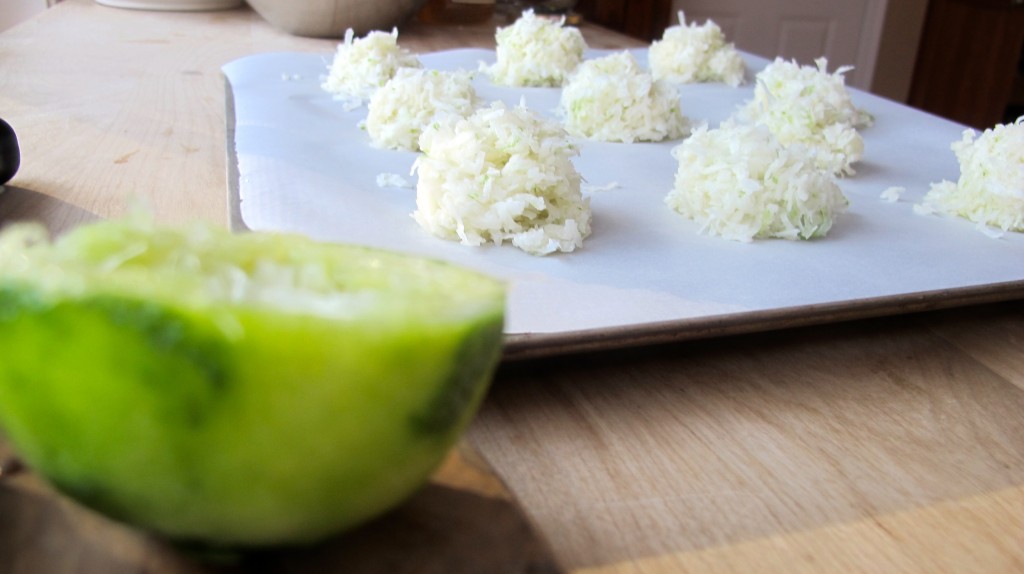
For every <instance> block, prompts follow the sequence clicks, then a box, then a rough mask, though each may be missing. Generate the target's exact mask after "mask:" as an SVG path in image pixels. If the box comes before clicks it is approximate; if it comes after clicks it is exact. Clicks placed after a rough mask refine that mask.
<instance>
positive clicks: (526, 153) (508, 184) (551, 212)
mask: <svg viewBox="0 0 1024 574" xmlns="http://www.w3.org/2000/svg"><path fill="white" fill-rule="evenodd" d="M420 147H421V148H422V150H423V154H422V155H420V157H419V158H418V159H417V160H416V162H415V163H414V164H413V170H414V172H416V173H418V174H419V182H418V184H417V187H416V206H417V209H416V212H415V213H413V217H414V218H415V219H416V221H417V222H418V223H419V224H420V226H421V227H423V228H424V229H425V230H427V231H428V232H430V233H431V234H433V235H436V236H438V237H442V238H445V239H452V240H458V241H460V242H462V243H463V244H464V245H474V246H475V245H481V244H483V243H485V242H487V241H491V242H493V243H495V244H496V245H501V244H502V243H503V242H504V241H506V240H509V241H511V243H512V244H513V245H514V246H516V247H518V248H520V249H522V250H523V251H526V252H527V253H530V254H533V255H547V254H550V253H554V252H555V251H562V252H569V251H573V250H575V249H577V248H580V247H582V246H583V239H584V238H585V237H587V236H588V235H589V234H590V220H591V214H590V201H589V200H588V199H585V198H584V197H583V194H582V193H581V192H580V176H579V174H578V173H577V172H576V168H575V167H574V166H573V164H572V162H571V158H572V157H574V156H576V155H578V154H579V150H578V148H577V147H576V146H575V145H573V144H572V143H571V142H570V141H569V140H568V138H567V136H566V134H565V131H564V130H562V128H561V127H560V126H559V125H558V124H557V123H555V122H552V121H550V120H546V119H544V118H541V117H540V116H538V115H536V114H535V113H533V112H531V111H529V110H528V109H527V108H526V107H525V106H524V105H522V104H520V105H519V106H517V107H514V108H508V107H506V106H505V104H503V103H501V102H495V103H493V104H492V105H491V106H490V107H487V108H483V109H481V110H479V111H477V112H476V113H475V114H474V115H472V116H470V117H469V118H465V119H461V120H457V121H448V122H443V123H440V124H439V125H437V126H431V127H430V128H429V129H427V130H426V131H424V132H423V135H422V136H420Z"/></svg>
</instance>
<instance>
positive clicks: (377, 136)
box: [364, 68, 479, 151]
mask: <svg viewBox="0 0 1024 574" xmlns="http://www.w3.org/2000/svg"><path fill="white" fill-rule="evenodd" d="M478 102H479V98H477V95H476V89H475V88H473V76H472V74H470V73H469V72H468V71H465V70H460V71H457V72H442V71H438V70H424V69H421V68H399V69H398V70H397V72H396V73H395V77H393V78H391V79H390V80H388V82H387V83H386V84H384V87H382V88H381V89H379V90H377V91H376V92H375V93H374V94H373V96H372V97H371V98H370V103H369V104H368V106H367V108H368V114H367V116H366V123H365V124H364V127H365V128H366V133H367V134H369V136H370V141H371V142H372V143H373V145H375V146H377V147H381V148H388V149H405V150H411V151H419V149H420V146H419V137H420V134H421V133H423V128H424V127H426V126H428V125H430V124H432V123H434V122H438V121H443V120H444V119H445V118H447V117H448V116H455V117H460V118H462V117H466V116H468V115H470V114H472V113H473V111H474V109H476V107H477V105H478Z"/></svg>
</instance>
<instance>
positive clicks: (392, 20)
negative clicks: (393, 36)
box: [248, 0, 426, 38]
mask: <svg viewBox="0 0 1024 574" xmlns="http://www.w3.org/2000/svg"><path fill="white" fill-rule="evenodd" d="M425 1H426V0H305V1H302V2H299V1H296V0H248V2H249V5H250V6H252V8H253V10H256V12H257V13H258V14H259V15H260V16H262V17H263V18H264V19H265V20H266V21H267V22H270V23H271V24H273V25H274V26H276V27H277V28H280V29H282V30H284V31H285V32H288V33H290V34H296V35H298V36H311V37H315V38H341V37H342V36H344V35H345V30H346V29H348V28H352V30H353V31H354V32H355V33H356V34H359V35H363V34H366V33H367V32H369V31H371V30H390V29H391V28H392V27H394V26H398V25H399V24H401V23H402V22H404V21H406V20H407V19H409V18H410V17H412V16H413V15H414V14H416V12H417V11H418V10H419V9H420V7H421V6H423V4H424V3H425Z"/></svg>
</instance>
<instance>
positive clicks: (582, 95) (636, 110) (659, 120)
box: [560, 52, 689, 143]
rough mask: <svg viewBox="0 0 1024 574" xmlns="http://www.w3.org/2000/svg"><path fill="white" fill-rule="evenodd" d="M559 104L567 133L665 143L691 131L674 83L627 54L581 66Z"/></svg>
mask: <svg viewBox="0 0 1024 574" xmlns="http://www.w3.org/2000/svg"><path fill="white" fill-rule="evenodd" d="M560 106H561V113H562V116H563V117H564V120H565V128H566V130H568V131H569V133H571V134H573V135H578V136H582V137H587V138H590V139H595V140H600V141H609V142H625V143H633V142H635V141H662V140H666V139H676V138H679V137H682V136H683V135H685V134H686V133H687V132H688V131H689V122H688V121H687V120H686V117H685V116H683V113H682V110H681V108H680V103H679V93H678V91H677V90H676V88H675V86H673V85H672V84H670V83H668V82H666V81H664V80H655V79H654V78H653V77H652V76H651V75H650V74H649V73H647V72H645V71H644V70H643V69H642V68H641V67H640V65H639V64H638V63H637V61H636V58H634V57H633V55H632V54H631V53H629V52H617V53H615V54H611V55H609V56H605V57H603V58H597V59H595V60H588V61H586V62H584V63H583V64H582V65H580V67H579V68H578V69H577V70H576V72H575V73H574V74H573V75H572V77H571V78H570V80H569V83H568V84H567V85H566V86H565V88H564V89H563V90H562V96H561V103H560Z"/></svg>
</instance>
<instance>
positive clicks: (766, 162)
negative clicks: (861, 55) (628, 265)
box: [665, 122, 848, 242]
mask: <svg viewBox="0 0 1024 574" xmlns="http://www.w3.org/2000/svg"><path fill="white" fill-rule="evenodd" d="M672 155H673V157H675V159H676V160H677V161H678V162H679V168H678V170H677V171H676V175H675V187H674V188H673V189H672V191H670V192H669V193H668V195H667V196H666V197H665V203H666V204H667V205H668V206H669V207H670V208H671V209H674V210H675V211H678V212H679V213H680V214H682V215H683V216H684V217H687V218H689V219H692V220H694V221H697V222H698V223H700V224H701V232H704V233H708V234H711V235H717V236H721V237H723V238H725V239H732V240H735V241H744V242H747V241H751V240H752V239H754V238H769V237H777V238H782V239H811V238H816V237H824V236H825V234H827V233H828V231H829V229H831V228H832V224H833V221H834V219H835V217H836V216H837V215H839V214H840V213H842V212H843V211H845V210H846V207H847V204H848V203H847V200H846V198H845V197H844V196H843V193H842V191H840V189H839V186H838V185H836V182H835V178H833V177H832V176H831V175H830V174H828V173H825V172H824V171H822V170H820V169H817V168H816V167H814V165H813V161H811V159H810V158H811V156H810V152H809V151H808V150H806V149H805V148H804V147H803V146H801V145H793V146H784V145H782V143H780V142H779V140H778V138H776V137H775V136H774V135H773V134H772V132H771V131H769V130H768V128H767V127H766V126H764V125H760V124H755V125H743V124H735V123H732V122H725V123H723V124H722V126H721V127H720V128H718V129H708V128H707V127H706V126H701V127H699V128H697V129H696V130H694V132H693V134H691V135H690V137H689V138H687V139H686V141H684V142H683V143H681V144H679V145H678V146H676V147H675V148H674V149H673V150H672Z"/></svg>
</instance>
